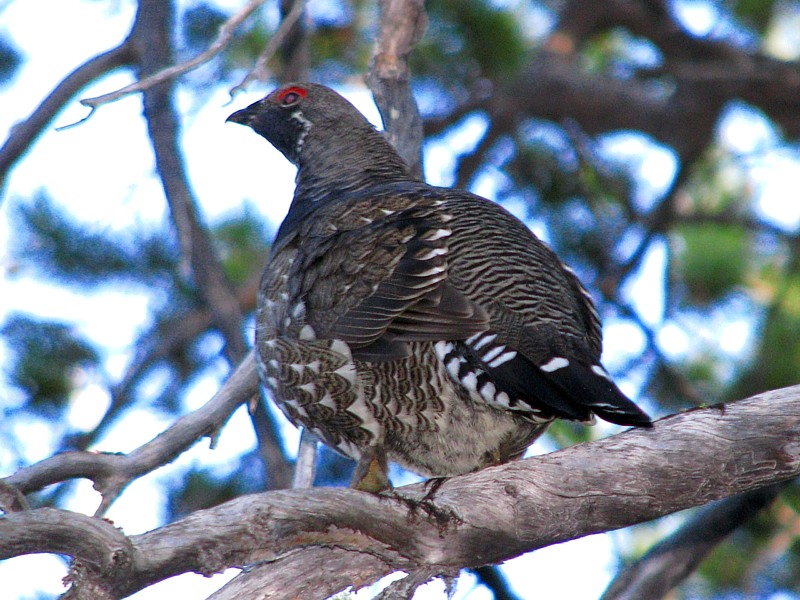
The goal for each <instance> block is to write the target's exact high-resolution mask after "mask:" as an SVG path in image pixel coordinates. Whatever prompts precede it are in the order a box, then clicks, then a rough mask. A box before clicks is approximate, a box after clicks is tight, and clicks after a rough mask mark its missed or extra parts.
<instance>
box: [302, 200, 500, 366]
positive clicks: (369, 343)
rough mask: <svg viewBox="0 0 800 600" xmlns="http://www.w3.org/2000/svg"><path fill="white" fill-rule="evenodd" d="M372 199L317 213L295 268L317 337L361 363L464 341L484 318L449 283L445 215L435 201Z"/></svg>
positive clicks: (480, 328) (486, 320) (483, 313)
mask: <svg viewBox="0 0 800 600" xmlns="http://www.w3.org/2000/svg"><path fill="white" fill-rule="evenodd" d="M399 200H400V199H399V198H393V197H391V196H390V197H388V198H371V199H370V202H364V201H360V202H351V203H350V205H349V206H347V207H342V206H339V207H338V211H337V213H336V215H335V218H331V219H326V218H325V217H326V215H325V214H324V213H320V215H318V218H317V219H316V221H317V223H316V224H315V225H314V226H312V228H311V229H310V230H309V231H308V232H305V235H303V236H302V237H303V239H305V240H308V245H307V247H306V248H304V249H303V250H302V251H303V252H304V254H305V256H304V260H303V261H302V262H301V263H300V264H298V267H299V270H300V272H302V274H303V275H302V279H303V282H304V283H303V285H304V287H306V288H307V289H303V290H300V293H301V295H302V296H304V297H306V298H307V307H308V309H309V313H308V316H309V319H310V320H312V321H313V322H312V325H313V326H314V328H315V330H316V331H317V334H318V335H324V336H325V337H329V338H335V339H341V340H343V341H345V342H347V344H348V345H349V346H350V348H351V351H352V352H353V356H354V357H355V358H357V359H359V360H372V361H381V360H392V359H396V358H399V357H402V356H406V355H407V353H408V348H407V345H406V342H409V341H438V340H442V339H456V340H463V339H465V338H467V337H469V336H471V335H474V334H476V333H478V332H480V331H483V330H485V329H486V328H487V327H488V324H489V317H488V314H487V313H486V311H484V310H483V309H482V308H481V307H480V306H478V305H477V304H475V303H474V302H472V301H470V300H469V299H467V297H466V296H464V295H463V294H462V293H461V292H459V291H458V290H457V289H456V288H454V287H453V286H452V285H450V283H449V282H448V281H447V270H448V266H447V260H448V256H447V254H448V247H447V238H448V237H449V236H450V235H451V233H452V231H451V230H450V228H449V227H448V226H447V220H448V215H447V214H444V213H442V211H439V210H438V209H437V206H436V203H435V200H430V201H424V200H422V201H418V202H416V203H413V204H412V205H411V206H408V204H409V203H408V198H403V200H404V202H399Z"/></svg>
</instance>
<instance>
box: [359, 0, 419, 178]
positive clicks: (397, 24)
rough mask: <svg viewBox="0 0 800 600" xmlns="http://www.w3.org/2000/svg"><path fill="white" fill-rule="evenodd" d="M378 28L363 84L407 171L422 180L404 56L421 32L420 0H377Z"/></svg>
mask: <svg viewBox="0 0 800 600" xmlns="http://www.w3.org/2000/svg"><path fill="white" fill-rule="evenodd" d="M380 7H381V28H380V34H379V37H378V42H377V44H376V47H375V53H374V54H373V56H372V63H371V64H370V67H369V72H368V73H367V85H369V88H370V89H371V90H372V94H373V96H374V97H375V103H376V104H377V105H378V110H380V112H381V118H382V119H383V126H384V129H385V130H386V135H387V137H388V139H389V141H390V142H391V143H392V145H393V146H394V147H395V149H396V150H397V152H398V153H399V154H400V156H402V157H403V160H405V161H406V163H407V164H408V166H409V167H410V169H411V173H412V174H413V175H415V176H416V177H417V178H418V179H422V119H421V118H420V116H419V109H418V108H417V103H416V101H415V100H414V95H413V94H412V93H411V83H410V78H411V73H410V70H409V68H408V55H409V54H410V53H411V50H412V49H413V48H414V46H415V45H416V43H417V42H418V41H419V40H420V38H421V37H422V34H423V33H425V29H426V27H427V26H428V17H427V15H426V14H425V4H424V2H423V0H381V3H380Z"/></svg>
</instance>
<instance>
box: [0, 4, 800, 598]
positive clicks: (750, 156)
mask: <svg viewBox="0 0 800 600" xmlns="http://www.w3.org/2000/svg"><path fill="white" fill-rule="evenodd" d="M246 4H248V3H247V2H245V0H238V1H235V0H218V1H213V0H208V1H193V0H181V1H176V0H171V1H166V2H164V1H158V2H154V1H152V0H140V1H139V2H134V1H133V0H105V1H101V0H3V1H0V106H2V107H3V109H2V111H0V136H3V138H4V139H5V141H4V143H3V146H2V148H0V193H1V194H2V196H0V203H1V204H0V273H1V274H2V278H1V279H0V410H2V413H0V414H2V420H0V476H7V475H10V474H11V473H13V472H15V471H16V470H17V469H19V468H20V467H22V466H24V465H29V464H32V463H34V462H36V461H39V460H42V459H44V458H46V457H48V456H50V455H52V454H54V453H56V452H60V451H64V450H70V449H96V450H102V451H108V452H130V451H131V450H133V449H134V448H136V447H138V446H140V445H142V444H143V443H145V442H147V441H148V440H150V439H151V438H153V437H154V436H155V435H157V434H158V433H159V432H160V431H162V430H163V429H165V428H166V427H168V426H169V425H170V424H171V423H173V422H174V421H175V420H176V419H177V418H178V417H179V416H180V415H182V414H185V413H187V412H189V411H191V410H193V409H196V408H198V407H199V406H201V405H202V404H203V403H204V402H205V401H206V400H207V399H208V398H210V397H211V396H212V395H213V393H214V392H215V391H216V389H218V387H219V385H220V383H221V382H222V381H223V380H224V379H225V377H226V375H227V374H228V372H229V370H230V367H231V364H234V365H235V364H236V363H237V362H238V361H239V360H240V359H241V357H242V356H243V355H244V353H245V352H246V350H247V348H248V347H249V345H250V344H252V337H253V310H254V307H255V292H256V289H257V285H258V280H259V277H260V274H261V271H262V269H263V266H264V263H265V259H266V255H267V253H268V250H269V243H270V240H271V236H272V235H273V233H274V232H275V231H276V229H277V226H278V224H279V223H280V221H281V219H282V218H283V215H284V214H285V213H286V210H287V209H288V205H289V202H290V201H291V195H292V190H293V177H294V168H293V167H291V165H289V164H288V163H287V162H286V161H285V160H284V159H283V157H282V156H280V155H279V154H278V153H277V152H276V151H274V150H273V149H272V148H271V147H270V146H269V144H267V143H266V142H265V141H264V140H263V139H261V138H259V137H258V136H255V135H254V134H253V133H252V132H251V131H249V130H247V129H246V128H242V127H234V126H232V125H230V124H228V125H225V123H224V121H225V118H226V117H227V115H228V114H230V113H231V112H233V111H234V110H235V109H238V108H241V107H243V106H246V105H247V104H249V103H250V102H252V101H254V100H256V99H258V98H260V97H262V96H263V95H265V94H266V93H267V92H268V91H270V90H271V89H273V88H274V87H275V86H276V85H277V84H279V83H281V82H285V81H290V80H306V79H310V80H313V81H317V82H321V83H325V84H327V85H331V86H333V87H335V88H336V89H338V90H339V91H340V92H342V93H343V94H345V95H346V96H347V97H348V98H350V99H351V100H352V101H353V102H354V103H355V104H356V105H357V106H358V107H359V108H360V109H361V110H362V111H364V112H365V113H366V114H367V115H368V116H369V118H370V119H371V120H373V122H375V123H376V124H377V125H379V126H380V116H379V114H378V111H377V109H376V108H375V106H374V104H373V103H372V98H371V95H370V93H369V90H368V89H367V87H366V85H365V84H364V75H365V73H366V72H367V71H368V69H369V61H370V58H371V56H372V53H373V48H374V43H375V39H376V37H377V32H378V27H379V7H378V3H377V2H367V1H363V0H352V1H349V2H348V1H345V0H311V1H309V2H307V3H302V2H300V0H264V1H263V2H261V3H254V2H250V3H249V4H253V5H255V4H258V5H259V6H258V7H257V8H256V9H255V10H254V11H253V12H252V14H250V15H249V17H248V18H246V19H244V20H243V23H242V24H241V25H240V26H238V28H236V29H235V32H234V33H233V35H232V37H231V39H230V40H229V41H228V43H227V44H226V45H225V47H224V49H223V50H222V51H221V52H220V53H219V54H217V55H216V56H215V57H213V58H211V59H210V60H209V61H207V62H204V63H203V64H202V65H200V66H199V68H197V69H195V70H192V71H191V72H188V73H186V74H185V75H183V76H182V77H180V78H179V79H178V80H177V81H176V82H175V83H174V84H167V85H164V86H160V87H158V88H155V89H154V90H151V91H149V92H148V93H147V94H146V95H145V96H144V102H143V96H142V95H141V94H137V95H130V96H127V97H124V98H122V99H121V100H118V101H116V102H113V103H109V104H106V105H103V106H100V107H99V108H98V109H97V110H96V111H95V113H94V114H93V115H92V116H91V118H89V119H88V120H86V121H85V122H83V123H80V124H78V125H74V126H72V127H67V128H63V127H64V126H68V125H73V124H75V123H77V122H78V121H80V120H81V119H83V118H84V117H86V116H87V115H88V113H89V109H88V108H86V107H84V106H81V105H80V104H79V102H78V101H79V100H80V99H81V98H87V97H91V96H97V95H100V94H103V93H106V92H110V91H113V90H116V89H118V88H120V87H122V86H124V85H126V84H128V83H131V82H132V81H135V80H136V79H139V78H141V77H144V76H146V75H148V74H152V73H155V72H157V71H159V70H160V69H162V68H164V67H166V66H169V65H171V64H175V63H182V62H184V61H187V60H189V59H191V58H192V57H195V56H197V55H198V54H200V53H202V52H204V51H205V50H206V49H207V48H208V47H209V46H210V45H211V44H212V43H213V42H214V40H215V38H216V37H217V34H218V30H219V27H220V26H221V25H222V24H223V23H225V22H226V21H227V20H228V19H229V18H230V17H231V16H232V15H235V14H239V13H240V12H241V11H242V8H243V7H244V6H245V5H246ZM425 9H426V12H427V16H428V20H429V22H428V27H427V31H426V33H425V35H424V37H423V38H422V39H421V40H420V41H419V43H418V44H417V46H416V48H415V50H414V51H413V53H412V54H411V55H410V57H409V60H410V67H411V74H412V78H411V84H412V89H413V92H414V95H415V98H416V101H417V103H418V106H419V109H420V112H421V115H422V118H423V125H424V136H425V137H424V146H423V156H424V172H425V177H426V180H427V181H428V182H429V183H432V184H436V185H444V186H455V187H462V188H465V189H469V190H471V191H474V192H477V193H479V194H481V195H484V196H486V197H489V198H491V199H493V200H495V201H497V202H499V203H501V204H502V205H503V206H505V207H506V208H508V209H509V210H511V211H512V212H513V213H514V214H515V215H517V216H518V217H520V218H521V219H523V220H524V221H525V222H526V223H528V224H529V226H530V227H531V228H532V229H533V231H534V232H535V233H536V234H537V235H539V236H540V237H541V238H542V239H544V240H545V241H546V242H548V243H549V244H550V245H551V246H552V247H553V248H554V249H555V250H556V251H557V252H558V253H559V255H560V256H561V257H562V259H564V261H565V262H567V263H568V264H569V265H571V266H572V267H573V268H574V269H575V270H576V272H577V273H578V274H579V276H580V277H581V279H582V281H583V282H584V284H585V285H586V286H587V288H588V289H589V290H590V291H591V292H592V294H593V296H594V298H595V301H596V303H597V305H598V308H599V311H600V313H601V315H602V317H603V322H604V333H605V352H604V355H603V359H604V362H605V365H606V366H607V367H608V369H609V371H610V372H611V373H612V375H613V376H614V378H615V379H616V380H617V381H618V382H619V383H620V385H621V387H622V389H623V390H624V391H625V392H626V393H628V394H629V395H630V396H631V397H632V398H634V399H635V400H636V401H637V402H638V403H639V404H640V405H641V406H642V407H643V408H645V409H646V410H647V411H648V412H649V413H650V414H651V415H654V416H656V417H659V416H664V415H666V414H670V413H674V412H676V411H680V410H684V409H687V408H691V407H696V406H703V405H708V404H713V403H716V402H727V401H732V400H736V399H740V398H744V397H746V396H749V395H752V394H755V393H758V392H760V391H764V390H767V389H774V388H779V387H783V386H788V385H792V384H795V383H798V381H800V190H799V189H798V188H799V187H800V146H798V138H800V63H798V58H800V2H795V1H792V0H773V1H770V0H719V1H715V0H674V1H667V0H663V1H657V0H607V1H602V2H585V1H581V0H552V1H535V0H527V1H526V0H430V1H429V2H427V3H426V6H425ZM276 32H277V33H278V34H279V37H277V38H276ZM276 39H278V40H280V41H281V42H282V43H280V44H278V45H275V47H274V48H273V49H272V50H274V51H273V52H271V53H270V56H269V60H268V62H267V63H266V65H265V67H264V68H262V69H260V70H259V72H258V73H257V75H258V80H256V81H250V82H248V83H247V84H246V86H245V87H244V89H243V90H240V91H237V93H236V94H234V95H233V98H231V95H230V94H229V90H231V89H232V88H234V86H237V85H238V84H240V83H241V82H242V80H243V77H245V75H247V73H248V72H249V71H250V70H251V69H252V68H253V65H254V64H255V62H256V60H257V58H258V56H259V54H260V53H262V52H263V51H264V49H265V47H267V45H268V44H269V43H270V40H276ZM126 40H127V42H126ZM273 44H275V42H273ZM115 48H116V50H113V49H115ZM109 50H111V52H109ZM104 53H105V54H104ZM6 132H7V133H6ZM220 299H221V300H220ZM618 430H619V428H616V427H613V426H610V425H608V424H599V425H598V426H596V427H594V428H586V427H582V426H579V425H572V424H568V423H559V424H557V425H556V426H554V427H553V428H552V429H551V430H550V433H548V435H547V436H546V437H545V438H543V439H542V440H540V441H539V442H537V444H536V445H535V446H534V448H533V449H532V450H531V452H532V453H541V452H548V451H552V450H554V449H557V448H559V447H562V446H565V445H571V444H574V443H578V442H581V441H587V440H591V439H595V438H597V437H602V436H606V435H609V434H610V433H613V432H616V431H618ZM297 441H298V433H297V431H296V430H295V429H294V428H293V427H291V425H288V424H287V423H286V421H285V420H284V419H283V417H282V415H280V413H279V412H278V411H277V410H276V409H275V408H274V407H273V406H272V404H271V403H270V402H269V401H267V402H265V403H262V404H260V405H259V406H258V407H257V409H256V410H254V411H253V412H252V413H250V412H248V411H247V410H246V408H245V407H242V408H241V409H240V410H238V411H237V412H236V413H235V414H234V416H233V418H232V419H231V421H230V422H229V423H228V424H227V426H226V427H225V428H224V429H223V430H222V433H221V435H220V437H219V440H218V445H217V447H216V448H215V449H210V448H209V445H208V442H207V440H206V441H203V442H201V443H199V444H197V445H196V446H194V447H193V448H192V449H191V450H190V451H188V452H186V453H184V454H183V455H181V457H180V458H179V459H178V460H176V461H175V462H173V463H171V464H170V465H167V466H165V467H164V468H161V469H159V470H157V471H154V472H152V473H150V474H148V475H146V476H144V477H142V478H140V479H138V480H137V481H135V482H134V483H133V484H132V485H130V486H129V487H128V488H127V489H126V490H125V492H124V493H123V494H122V495H121V497H120V498H119V500H117V501H116V502H115V503H114V504H113V505H112V507H111V510H110V511H109V513H108V517H109V518H111V519H112V520H114V522H115V524H117V525H118V526H121V527H123V528H124V530H125V532H126V533H128V534H133V533H139V532H143V531H147V530H149V529H152V528H154V527H158V526H159V525H162V524H164V523H166V522H170V521H172V520H175V519H177V518H179V517H181V516H184V515H186V514H188V513H190V512H192V511H194V510H197V509H200V508H205V507H208V506H212V505H215V504H218V503H220V502H223V501H225V500H228V499H230V498H233V497H235V496H237V495H240V494H243V493H248V492H255V491H262V490H265V489H275V488H281V487H286V486H288V484H289V482H290V478H291V468H292V463H293V461H294V457H295V456H296V449H297ZM692 451H696V452H702V451H703V449H702V448H696V449H692ZM352 467H353V465H352V463H351V462H350V461H348V460H346V459H344V458H342V457H340V456H338V455H336V454H334V453H332V452H331V451H329V450H328V449H326V448H321V449H320V450H319V472H318V476H317V485H347V482H348V481H349V477H350V472H351V470H352ZM393 480H394V481H395V483H396V484H399V483H403V482H408V481H414V480H415V478H414V477H413V476H412V475H409V474H406V473H401V472H399V471H396V472H394V474H393ZM773 496H774V497H775V500H774V501H771V500H772V498H773ZM29 499H30V500H31V502H32V503H33V504H34V505H36V506H45V505H54V506H60V507H64V508H68V509H71V510H78V511H81V512H86V513H88V514H91V513H93V512H94V510H95V508H96V507H97V504H98V503H99V494H97V492H95V491H94V490H93V489H92V485H91V482H88V481H85V480H80V481H67V482H64V483H62V484H59V485H55V486H50V487H47V488H45V489H43V490H40V491H39V492H37V493H36V494H32V495H31V496H30V498H29ZM769 500H770V501H766V502H762V504H765V505H766V507H765V508H764V509H763V510H760V511H756V510H753V511H750V512H749V513H747V516H746V517H742V518H741V520H740V522H735V523H733V524H732V526H731V527H730V529H731V530H733V533H731V534H730V536H727V538H726V539H724V540H720V543H718V544H717V543H715V544H714V545H715V547H714V548H713V551H711V552H710V554H709V555H708V556H707V557H705V560H703V561H702V562H701V563H700V565H699V567H698V568H697V569H696V571H695V572H694V573H693V574H692V575H691V576H690V577H689V578H688V579H686V581H685V582H683V583H682V584H681V585H680V586H679V587H678V588H676V589H675V590H673V591H671V592H669V595H668V597H669V598H673V599H683V598H726V599H728V598H730V599H734V598H736V599H738V598H771V599H784V598H800V594H798V593H797V592H796V590H797V589H798V585H800V546H798V544H797V543H796V534H797V533H798V532H800V514H799V513H798V510H800V489H798V487H797V485H796V484H795V483H790V484H787V485H785V486H782V487H781V488H780V489H778V490H775V492H774V494H772V495H771V496H770V497H769ZM759 506H760V505H759ZM693 516H694V515H693V513H691V512H689V513H688V514H678V515H674V516H671V517H668V518H665V519H662V520H659V521H657V522H654V523H648V524H643V525H640V526H637V527H633V528H629V529H626V530H623V531H618V532H614V533H611V534H605V535H601V536H591V537H590V538H585V539H582V540H577V541H575V542H570V543H568V544H563V545H560V546H557V547H554V548H548V549H545V550H542V551H539V552H536V553H533V554H531V555H529V556H525V557H521V558H519V559H515V560H513V561H509V562H508V563H507V564H506V565H504V566H502V567H500V568H497V569H481V570H478V571H477V572H465V573H464V574H463V576H462V577H461V578H460V579H459V582H458V587H457V591H456V597H457V598H469V599H470V600H476V599H488V598H498V599H503V598H520V599H522V598H533V597H563V598H593V597H599V596H600V595H601V594H602V593H603V590H604V589H605V588H606V586H607V585H608V584H609V582H610V581H611V580H612V578H613V577H614V576H615V574H616V573H617V572H619V571H620V570H622V569H624V568H625V567H626V565H629V564H631V563H632V562H634V561H636V560H637V559H638V558H640V557H641V556H642V555H643V554H645V553H646V551H647V550H648V549H649V548H650V547H651V546H652V545H653V544H655V543H657V542H658V541H659V540H663V539H668V538H669V536H671V535H676V532H680V531H681V528H682V527H683V528H686V527H687V525H686V523H690V522H691V521H688V519H691V518H692V517H693ZM684 530H685V529H684ZM66 565H67V562H66V561H65V560H62V559H61V558H58V557H55V556H29V557H20V558H15V559H11V560H9V561H5V562H4V563H0V581H2V586H3V589H5V590H10V593H11V596H10V598H49V597H52V596H53V595H54V594H58V593H60V592H61V591H62V590H63V587H62V586H61V582H60V579H61V578H62V577H63V576H64V575H65V574H66V568H67V566H66ZM26 573H27V575H26ZM30 573H36V575H35V577H33V578H32V577H31V576H30ZM576 573H579V574H580V575H579V576H576ZM229 576H230V574H229V575H228V576H227V577H229ZM225 577H226V576H222V577H216V578H211V579H205V578H202V577H200V576H192V575H188V576H182V577H181V578H178V579H179V582H178V583H175V582H174V581H173V582H172V583H171V582H164V583H162V584H158V585H156V586H153V587H152V588H150V589H148V590H145V591H143V592H140V593H139V594H137V595H136V597H137V598H165V597H167V595H168V594H173V595H174V594H175V593H178V594H180V595H181V597H186V598H193V597H197V598H201V597H205V595H207V594H208V593H210V592H211V591H212V590H213V589H215V588H216V587H219V586H220V585H221V584H222V583H223V580H224V579H225ZM443 587H444V586H443V585H439V586H438V587H437V584H431V585H430V586H427V590H426V591H421V592H420V593H419V594H418V595H419V597H420V598H422V597H425V598H442V597H444V591H443ZM189 590H191V591H189ZM5 593H6V592H4V594H5ZM371 594H374V590H372V591H366V592H363V593H361V594H360V595H359V596H358V597H359V598H368V597H371ZM4 597H9V596H5V595H4Z"/></svg>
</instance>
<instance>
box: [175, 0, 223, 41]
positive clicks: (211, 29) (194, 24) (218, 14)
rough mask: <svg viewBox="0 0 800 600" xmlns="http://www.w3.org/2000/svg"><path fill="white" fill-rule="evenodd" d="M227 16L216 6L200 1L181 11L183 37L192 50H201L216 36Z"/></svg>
mask: <svg viewBox="0 0 800 600" xmlns="http://www.w3.org/2000/svg"><path fill="white" fill-rule="evenodd" d="M227 18H228V15H226V14H225V13H224V12H222V11H221V10H219V9H218V8H217V7H215V6H213V5H210V4H207V3H205V2H201V3H200V4H196V5H194V6H190V7H189V8H187V9H186V12H184V13H183V18H182V25H183V37H184V39H185V40H186V44H187V45H188V46H189V47H190V48H192V49H193V50H196V51H197V50H199V51H203V50H205V49H206V48H207V47H208V46H209V45H210V44H211V42H212V41H213V40H214V38H216V36H217V33H218V32H219V28H220V26H221V25H222V24H223V23H224V22H225V20H226V19H227Z"/></svg>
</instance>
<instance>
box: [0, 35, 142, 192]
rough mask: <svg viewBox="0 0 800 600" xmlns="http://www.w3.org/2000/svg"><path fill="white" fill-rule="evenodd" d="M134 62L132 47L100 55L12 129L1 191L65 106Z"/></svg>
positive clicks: (3, 156)
mask: <svg viewBox="0 0 800 600" xmlns="http://www.w3.org/2000/svg"><path fill="white" fill-rule="evenodd" d="M132 59H133V53H132V52H131V47H130V45H129V44H128V43H127V41H126V42H123V43H122V44H121V45H119V46H117V47H116V48H113V49H111V50H108V51H107V52H103V53H102V54H98V55H97V56H95V57H94V58H91V59H90V60H88V61H86V62H85V63H83V64H82V65H81V66H79V67H78V68H77V69H75V70H74V71H72V73H70V74H69V75H67V76H66V77H65V78H64V79H63V80H62V81H61V82H60V83H59V84H58V85H57V86H56V87H55V88H53V91H52V92H50V93H49V94H48V95H47V97H46V98H45V99H44V100H42V103H41V104H39V106H37V107H36V109H35V110H34V111H33V112H32V113H31V115H30V116H29V117H28V118H27V119H25V120H24V121H22V122H20V123H17V124H16V125H15V126H14V127H12V128H11V131H10V132H9V136H8V139H7V140H6V141H5V143H4V144H3V147H2V148H0V191H2V188H3V184H4V182H5V179H6V177H7V176H8V173H9V171H10V170H11V168H12V167H13V166H14V164H15V163H16V161H17V160H18V159H19V158H20V157H21V156H22V155H23V154H24V153H25V152H26V151H27V150H28V148H30V146H31V144H32V143H33V142H34V141H35V140H36V138H37V137H38V136H39V134H41V133H42V131H43V130H44V128H45V127H47V125H48V124H49V123H50V122H51V121H52V120H53V118H54V117H55V116H56V115H57V114H58V112H59V111H60V110H61V109H62V108H64V105H65V104H66V103H67V102H68V101H69V100H70V99H71V98H72V97H73V96H75V94H77V93H78V92H79V91H80V90H81V89H83V88H84V87H86V85H88V84H89V83H91V82H92V81H94V80H96V79H97V78H99V77H102V76H103V75H106V74H107V73H109V72H111V71H113V70H114V69H118V68H119V67H122V66H125V65H128V64H130V62H131V60H132Z"/></svg>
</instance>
